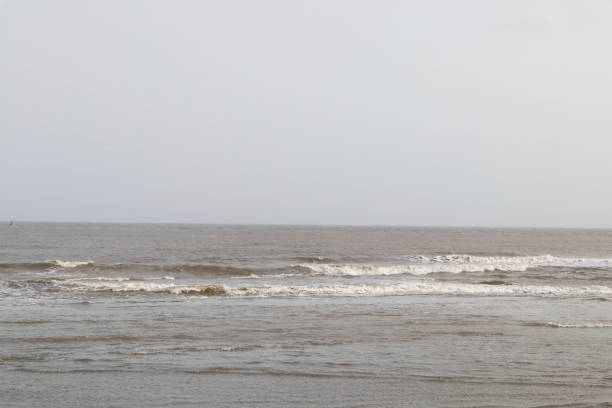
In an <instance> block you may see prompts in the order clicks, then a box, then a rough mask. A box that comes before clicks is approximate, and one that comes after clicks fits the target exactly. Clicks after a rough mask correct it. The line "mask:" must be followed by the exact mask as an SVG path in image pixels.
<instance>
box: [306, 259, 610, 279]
mask: <svg viewBox="0 0 612 408" xmlns="http://www.w3.org/2000/svg"><path fill="white" fill-rule="evenodd" d="M298 266H299V267H302V268H307V269H308V270H310V271H311V272H312V273H314V274H318V275H333V276H343V275H344V276H362V275H399V274H410V275H428V274H431V273H462V272H492V271H504V272H524V271H526V270H527V269H530V268H537V267H566V268H611V267H612V259H599V258H558V257H554V256H552V255H539V256H473V255H439V256H433V257H427V256H411V257H406V263H405V264H401V265H357V264H321V263H303V264H299V265H298Z"/></svg>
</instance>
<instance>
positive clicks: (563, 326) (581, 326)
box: [528, 322, 612, 329]
mask: <svg viewBox="0 0 612 408" xmlns="http://www.w3.org/2000/svg"><path fill="white" fill-rule="evenodd" d="M528 326H540V327H552V328H555V329H608V328H612V323H576V324H569V323H554V322H546V323H529V324H528Z"/></svg>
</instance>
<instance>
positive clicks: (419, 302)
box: [0, 223, 612, 408]
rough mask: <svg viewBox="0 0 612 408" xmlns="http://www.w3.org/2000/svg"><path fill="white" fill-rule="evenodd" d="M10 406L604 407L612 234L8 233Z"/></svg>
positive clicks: (0, 383)
mask: <svg viewBox="0 0 612 408" xmlns="http://www.w3.org/2000/svg"><path fill="white" fill-rule="evenodd" d="M0 406H1V407H3V408H8V407H28V408H29V407H138V408H141V407H143V408H144V407H168V406H181V407H190V406H193V407H202V406H210V407H502V406H503V407H541V406H566V407H591V406H599V407H609V406H612V231H611V230H544V229H469V228H389V227H371V228H364V227H303V226H296V227H291V226H274V227H272V226H212V225H136V224H132V225H128V224H35V223H20V224H17V225H14V226H9V225H7V224H3V225H0Z"/></svg>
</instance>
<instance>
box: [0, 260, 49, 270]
mask: <svg viewBox="0 0 612 408" xmlns="http://www.w3.org/2000/svg"><path fill="white" fill-rule="evenodd" d="M54 266H57V265H56V264H55V263H53V262H9V263H0V269H34V270H44V269H49V268H52V267H54Z"/></svg>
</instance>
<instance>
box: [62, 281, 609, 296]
mask: <svg viewBox="0 0 612 408" xmlns="http://www.w3.org/2000/svg"><path fill="white" fill-rule="evenodd" d="M61 284H62V285H65V286H66V289H73V288H75V289H84V290H90V291H113V292H154V293H172V294H190V295H198V294H199V295H211V296H212V295H222V296H259V297H267V296H394V295H395V296H397V295H459V296H460V295H464V296H544V297H585V296H604V297H612V288H610V287H608V286H596V285H594V286H580V287H573V286H549V285H542V286H538V285H499V286H493V285H483V284H467V283H465V284H462V283H454V282H435V281H408V282H401V283H394V284H363V285H345V284H331V285H260V286H241V287H232V286H227V285H176V284H174V283H159V282H148V281H91V280H71V281H65V282H61Z"/></svg>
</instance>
